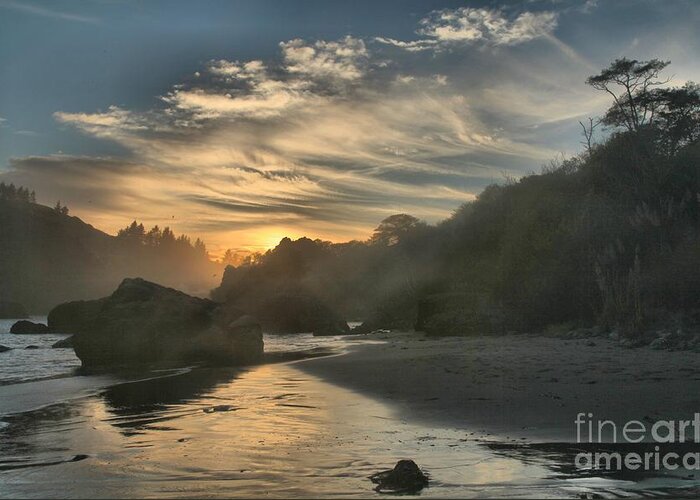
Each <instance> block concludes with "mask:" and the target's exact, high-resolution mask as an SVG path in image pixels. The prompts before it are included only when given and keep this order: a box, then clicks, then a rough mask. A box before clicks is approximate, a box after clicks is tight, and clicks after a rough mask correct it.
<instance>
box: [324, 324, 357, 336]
mask: <svg viewBox="0 0 700 500" xmlns="http://www.w3.org/2000/svg"><path fill="white" fill-rule="evenodd" d="M345 327H346V328H343V326H342V323H330V324H327V325H321V326H319V327H318V328H317V329H316V330H314V337H330V336H333V335H355V334H359V333H360V332H356V331H354V329H353V330H350V329H348V328H347V323H345Z"/></svg>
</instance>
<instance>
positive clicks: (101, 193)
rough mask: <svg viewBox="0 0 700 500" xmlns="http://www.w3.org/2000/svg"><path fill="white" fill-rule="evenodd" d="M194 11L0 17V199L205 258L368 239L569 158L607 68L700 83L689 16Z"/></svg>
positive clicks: (416, 9)
mask: <svg viewBox="0 0 700 500" xmlns="http://www.w3.org/2000/svg"><path fill="white" fill-rule="evenodd" d="M166 5H167V7H166ZM206 5H207V7H208V8H207V9H201V8H200V7H201V4H197V5H190V4H187V3H184V2H172V3H171V2H168V3H167V4H165V3H163V2H149V3H146V4H139V5H138V8H133V4H124V3H121V2H114V3H103V2H75V1H55V2H22V3H20V2H15V1H0V11H1V12H2V13H3V16H2V19H0V33H2V34H1V35H0V41H2V42H3V43H2V44H0V45H1V47H0V63H2V67H3V68H6V71H5V72H4V73H5V74H4V76H5V78H4V80H5V81H4V83H5V89H4V92H3V93H2V97H0V180H2V181H4V182H14V183H15V184H18V185H24V186H27V187H28V188H30V189H34V190H35V191H36V193H37V198H38V201H39V202H40V203H42V204H45V205H49V206H51V205H53V204H54V203H55V202H56V201H57V200H61V202H62V203H64V204H65V205H67V206H68V207H70V209H71V211H72V214H74V215H78V216H79V217H80V218H81V219H83V220H85V221H86V222H88V223H90V224H92V225H93V226H95V227H97V228H99V229H101V230H103V231H106V232H108V233H110V234H115V233H116V231H117V230H118V229H119V228H121V227H124V226H125V225H127V224H128V223H129V222H131V220H134V219H135V220H138V221H139V222H143V223H144V225H146V226H153V225H155V224H159V225H161V226H164V225H168V226H170V227H171V228H172V229H173V230H174V231H176V232H177V233H186V234H188V235H190V236H191V237H193V238H195V237H199V238H202V239H203V240H204V241H205V242H206V243H207V246H208V248H209V250H210V252H211V253H212V255H213V256H221V255H222V254H223V253H224V251H225V250H226V249H228V248H231V249H234V250H247V251H256V250H257V251H260V250H262V251H264V250H266V249H269V248H272V247H274V246H275V245H276V244H277V243H278V242H279V240H280V239H281V238H283V237H285V236H287V237H290V238H292V239H297V238H299V237H302V236H307V237H309V238H312V239H316V238H318V239H322V240H327V241H332V242H341V241H349V240H353V239H366V238H367V237H369V236H370V235H371V232H372V230H373V229H374V228H375V227H376V225H377V224H378V223H379V221H381V220H382V219H384V218H385V217H387V216H389V215H392V214H396V213H409V214H411V215H414V216H416V217H419V218H420V219H423V220H426V221H427V222H428V223H435V222H437V221H439V220H442V219H444V218H446V217H448V216H449V215H450V214H451V213H452V211H454V210H455V209H456V208H457V207H459V206H460V205H461V204H462V203H464V202H465V201H470V200H473V199H474V197H475V196H476V195H477V194H478V193H479V192H480V191H482V190H483V188H484V187H485V186H487V185H489V184H491V183H494V182H497V181H498V180H500V179H502V178H503V177H504V176H510V177H515V178H519V177H521V176H522V175H524V174H527V173H529V172H532V171H537V170H539V168H540V167H541V166H542V165H543V164H545V163H547V162H548V161H550V160H551V159H553V158H555V157H557V156H559V155H573V154H576V153H577V152H578V151H580V150H581V145H580V141H581V134H580V125H579V123H578V121H579V120H586V119H587V117H589V116H591V117H595V116H599V115H600V114H601V113H602V112H603V111H604V109H605V108H606V107H607V104H608V100H607V97H606V96H605V95H602V94H600V93H599V92H596V91H595V90H594V89H592V88H590V87H588V86H586V85H585V79H586V77H587V76H589V75H591V74H594V73H596V72H597V71H598V70H599V69H600V68H603V67H605V66H606V65H607V64H608V63H609V62H610V60H612V59H614V58H616V57H623V56H626V57H631V58H638V59H648V58H650V57H659V58H661V59H668V60H671V61H672V63H673V64H672V75H673V79H672V81H671V82H670V84H674V85H678V84H682V83H683V82H685V81H692V80H696V81H697V80H700V66H698V63H697V61H696V60H694V59H693V57H694V56H693V54H694V53H696V52H697V50H698V48H700V35H698V33H697V32H696V30H695V26H697V23H698V21H700V5H698V4H697V3H693V2H687V1H679V2H674V3H666V4H663V5H661V4H659V3H655V2H651V1H649V2H636V3H635V8H634V11H632V10H630V3H629V2H615V3H608V2H598V1H591V0H588V1H562V2H551V1H544V0H543V1H531V2H521V3H518V4H512V3H508V4H505V3H499V2H452V1H444V2H440V1H433V2H412V3H410V4H407V3H405V2H401V4H399V3H398V2H382V3H381V4H379V5H374V4H370V3H367V4H366V5H364V7H363V8H360V9H358V8H352V7H350V6H348V5H343V4H326V3H321V2H315V1H306V2H301V3H295V4H294V6H293V7H290V6H287V5H283V4H281V3H277V2H260V3H255V4H249V3H243V2H208V3H207V4H206ZM612 27H614V28H615V29H611V28H612ZM37 33H41V34H40V35H37ZM126 34H128V36H125V35H126ZM29 61H32V62H33V63H32V64H28V62H29ZM48 84H50V88H48V89H47V85H48Z"/></svg>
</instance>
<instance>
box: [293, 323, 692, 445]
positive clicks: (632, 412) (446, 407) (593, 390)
mask: <svg viewBox="0 0 700 500" xmlns="http://www.w3.org/2000/svg"><path fill="white" fill-rule="evenodd" d="M372 338H375V339H377V340H382V341H384V343H377V344H371V345H358V346H355V347H353V348H352V350H351V351H350V352H349V353H348V354H345V355H342V356H336V357H331V358H322V359H315V360H309V361H304V362H302V363H299V365H298V366H299V367H300V368H301V369H303V370H305V371H307V372H308V373H311V374H314V375H318V376H320V377H322V378H323V379H325V380H327V381H329V382H332V383H334V384H337V385H341V386H344V387H347V388H350V389H353V390H357V391H360V392H362V393H364V394H367V395H369V396H371V397H374V398H377V399H379V400H382V401H384V402H388V403H391V404H392V405H393V407H394V409H395V412H396V413H397V414H398V415H400V416H402V417H403V418H411V419H418V421H422V422H425V423H428V422H432V423H436V424H437V423H440V424H443V425H449V426H453V427H457V428H464V429H468V430H471V431H474V432H475V437H476V436H490V437H491V438H493V439H505V440H513V439H517V440H527V441H526V442H575V441H576V427H575V425H574V420H575V418H576V415H577V413H579V412H584V413H593V415H594V419H595V420H596V421H597V420H603V419H610V420H613V421H614V422H615V423H617V424H618V425H619V426H620V427H622V425H623V424H624V423H625V422H627V421H629V420H640V421H643V422H652V421H657V420H660V419H692V418H693V415H694V413H695V412H696V411H697V412H700V393H698V392H697V391H696V390H695V389H694V387H695V386H696V384H697V381H698V380H700V363H698V362H699V361H700V355H698V354H697V353H693V352H667V351H655V350H651V349H649V348H647V347H644V348H637V349H629V348H625V347H622V346H620V345H619V344H618V343H617V342H615V341H612V340H608V339H606V338H594V339H575V340H573V339H572V340H565V339H561V338H548V337H544V336H535V335H520V336H498V337H472V338H459V337H448V338H437V339H436V338H428V337H424V336H423V335H421V334H405V333H391V334H375V335H372Z"/></svg>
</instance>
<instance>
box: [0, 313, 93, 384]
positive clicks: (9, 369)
mask: <svg viewBox="0 0 700 500" xmlns="http://www.w3.org/2000/svg"><path fill="white" fill-rule="evenodd" d="M28 319H29V320H30V321H34V322H35V323H43V324H46V316H32V317H31V318H28ZM16 321H19V320H17V319H1V320H0V345H4V346H6V347H11V348H12V350H11V351H6V352H0V385H7V384H16V383H19V382H28V381H31V380H42V379H51V378H56V377H68V376H71V375H74V374H75V370H76V369H77V368H79V367H80V360H79V359H78V358H77V357H76V355H75V353H74V352H73V349H52V348H51V346H52V345H53V344H55V343H56V342H58V341H59V340H62V339H65V338H66V337H68V336H69V335H65V334H60V333H49V334H41V335H15V334H12V333H10V328H11V327H12V325H13V324H14V323H15V322H16ZM30 345H35V346H38V347H39V349H25V347H27V346H30Z"/></svg>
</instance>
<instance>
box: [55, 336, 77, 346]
mask: <svg viewBox="0 0 700 500" xmlns="http://www.w3.org/2000/svg"><path fill="white" fill-rule="evenodd" d="M72 347H73V337H67V338H65V339H62V340H59V341H58V342H56V343H54V344H53V345H52V346H51V348H53V349H69V348H72Z"/></svg>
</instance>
